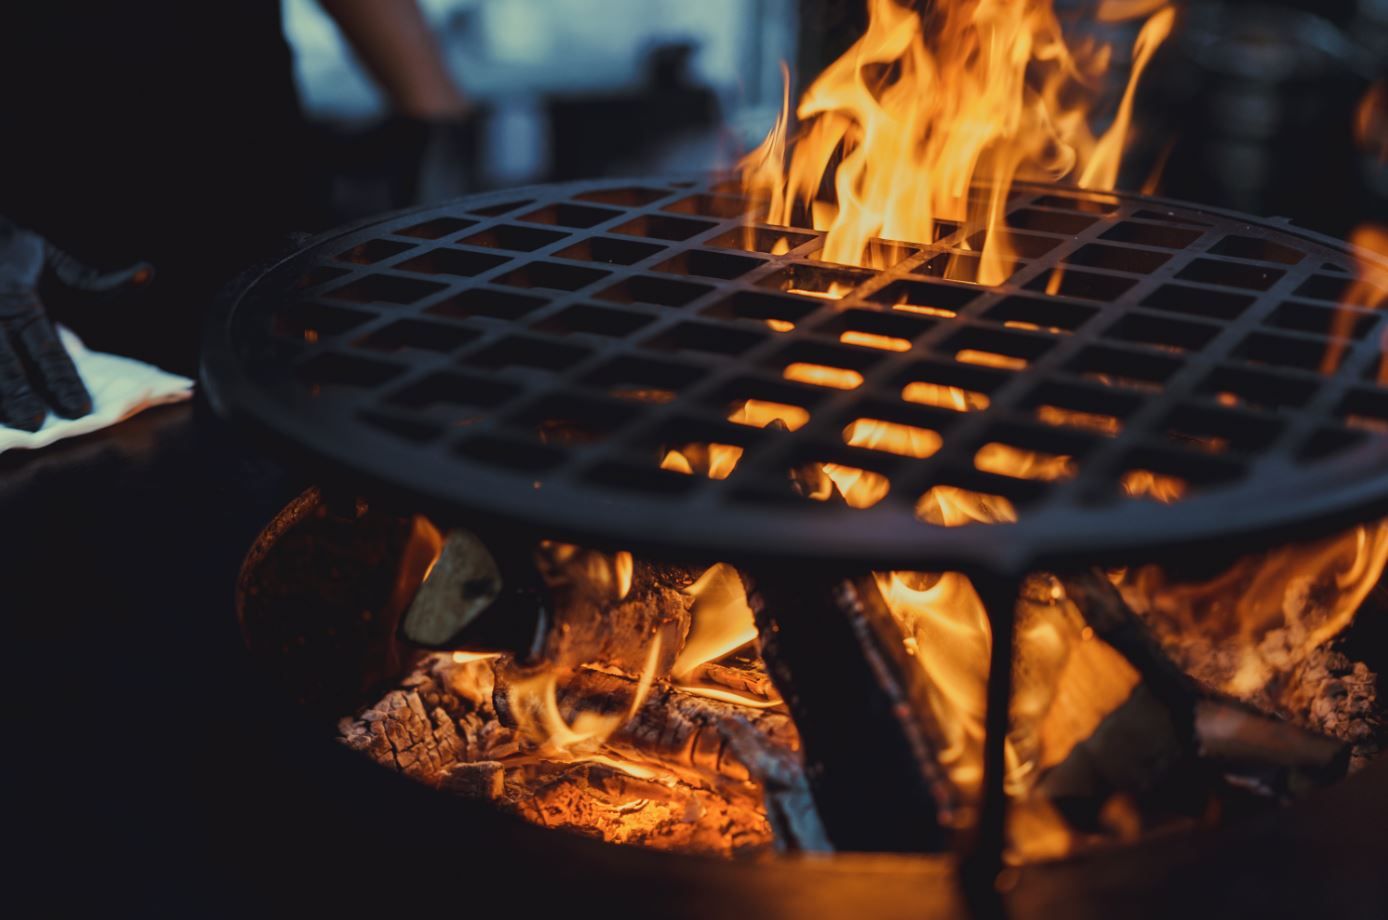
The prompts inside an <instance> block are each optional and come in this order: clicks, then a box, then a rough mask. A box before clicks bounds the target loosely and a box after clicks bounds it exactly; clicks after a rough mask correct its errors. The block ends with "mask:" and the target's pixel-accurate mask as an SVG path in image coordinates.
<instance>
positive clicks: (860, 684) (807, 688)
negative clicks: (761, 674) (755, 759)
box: [748, 573, 957, 852]
mask: <svg viewBox="0 0 1388 920" xmlns="http://www.w3.org/2000/svg"><path fill="white" fill-rule="evenodd" d="M748 598H749V601H750V603H751V606H752V610H753V613H754V614H755V617H756V623H757V629H758V633H759V636H760V648H761V653H762V657H763V659H764V660H765V662H766V665H767V671H768V673H769V674H770V675H771V677H772V679H773V680H774V681H775V684H776V688H777V689H778V690H779V691H780V692H781V695H782V697H783V698H784V699H785V701H786V705H787V706H788V707H789V709H790V712H791V713H792V715H793V716H794V717H795V723H796V725H797V726H798V727H799V730H800V737H801V743H802V747H803V750H804V760H805V764H806V773H807V775H808V777H809V783H810V788H811V790H812V792H813V797H814V803H815V806H816V810H817V812H818V814H819V817H820V819H821V821H822V822H823V826H824V828H825V831H826V835H827V837H828V839H829V841H830V842H831V843H832V844H833V846H834V847H835V848H836V849H839V850H894V851H898V852H926V851H937V850H941V849H944V848H945V847H946V845H947V833H946V831H945V827H946V826H947V824H946V822H948V821H950V820H952V812H953V810H954V808H955V802H956V798H957V796H956V793H955V791H954V789H953V787H952V786H951V784H950V783H949V781H948V779H947V777H946V776H945V774H944V772H943V768H942V767H941V766H940V763H939V759H938V757H937V756H936V755H937V751H938V744H939V739H941V738H942V734H941V733H940V732H939V731H938V729H935V728H934V727H933V725H932V724H931V723H930V719H931V716H930V713H931V710H930V707H929V705H928V704H927V699H926V688H925V685H924V680H925V675H924V673H923V672H922V671H921V669H920V668H919V667H917V666H916V665H915V663H914V661H913V660H912V659H911V658H910V657H909V656H908V655H907V653H906V649H905V645H904V643H903V642H902V637H901V631H900V629H899V627H897V625H896V623H895V622H894V621H893V620H892V618H891V614H890V613H889V612H888V610H887V609H886V606H885V602H884V601H883V600H882V598H881V595H880V594H879V593H878V591H877V587H876V584H875V583H874V582H873V580H872V579H871V577H863V578H856V579H852V580H848V581H836V580H834V579H832V578H826V577H813V576H806V575H800V574H796V575H792V574H790V573H774V574H771V575H770V576H767V575H758V576H757V577H756V580H755V582H754V583H753V584H752V585H750V586H749V590H748Z"/></svg>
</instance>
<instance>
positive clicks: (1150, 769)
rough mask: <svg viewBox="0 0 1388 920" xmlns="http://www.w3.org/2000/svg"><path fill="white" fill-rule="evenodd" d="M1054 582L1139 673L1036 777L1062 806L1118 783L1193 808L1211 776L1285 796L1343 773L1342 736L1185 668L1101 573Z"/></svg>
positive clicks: (1098, 797)
mask: <svg viewBox="0 0 1388 920" xmlns="http://www.w3.org/2000/svg"><path fill="white" fill-rule="evenodd" d="M1064 584H1065V590H1066V593H1067V594H1068V596H1069V597H1070V599H1071V600H1073V601H1074V602H1075V603H1076V605H1077V606H1078V607H1079V609H1080V610H1081V612H1082V613H1083V615H1084V617H1085V619H1086V620H1087V622H1088V623H1089V624H1090V626H1091V627H1092V628H1093V629H1094V631H1095V633H1096V634H1097V635H1098V636H1099V637H1100V638H1102V639H1104V640H1105V641H1106V642H1108V643H1109V644H1110V645H1111V646H1113V647H1114V648H1115V649H1116V650H1117V651H1118V652H1120V653H1121V654H1122V655H1123V656H1124V657H1125V658H1127V660H1128V662H1129V663H1130V664H1132V666H1133V667H1134V668H1135V669H1136V670H1137V671H1138V673H1139V674H1141V675H1142V677H1143V683H1142V684H1141V685H1139V686H1138V687H1137V688H1136V689H1135V690H1134V691H1133V693H1132V694H1131V696H1130V697H1129V698H1128V700H1127V701H1125V702H1124V703H1123V704H1122V705H1121V706H1119V707H1118V708H1117V709H1116V710H1114V711H1113V712H1112V713H1110V714H1109V715H1108V716H1107V717H1106V718H1105V719H1104V720H1103V722H1102V723H1100V725H1099V727H1098V729H1096V730H1095V732H1094V733H1093V734H1092V735H1091V736H1090V737H1089V738H1088V739H1086V740H1085V741H1083V742H1081V743H1080V744H1077V745H1076V746H1075V748H1074V750H1073V751H1072V752H1071V753H1070V755H1069V756H1068V757H1067V758H1066V759H1065V760H1064V761H1063V762H1062V763H1060V764H1059V765H1057V766H1056V767H1054V768H1053V769H1052V770H1051V771H1050V772H1049V773H1048V774H1047V776H1046V777H1045V779H1044V780H1043V781H1042V783H1041V788H1042V790H1043V791H1044V792H1046V793H1047V795H1049V796H1051V797H1052V798H1053V799H1055V800H1057V802H1058V803H1062V808H1065V807H1066V805H1065V804H1064V803H1087V805H1086V807H1089V806H1092V805H1093V803H1095V802H1101V801H1103V800H1104V798H1106V797H1107V796H1108V795H1109V794H1111V793H1113V792H1118V791H1122V792H1124V793H1128V794H1132V795H1137V796H1145V795H1153V796H1159V797H1160V798H1161V800H1162V801H1161V806H1162V808H1164V809H1167V810H1176V811H1198V810H1199V809H1200V808H1202V807H1203V806H1204V802H1205V801H1206V799H1207V797H1208V793H1209V792H1210V791H1211V790H1213V789H1216V788H1217V787H1218V785H1219V784H1220V778H1221V776H1222V777H1225V778H1228V779H1229V780H1230V781H1232V782H1235V783H1237V784H1238V785H1239V786H1241V787H1243V788H1252V789H1255V790H1257V791H1258V792H1260V793H1262V794H1264V795H1267V796H1271V797H1275V798H1285V797H1290V796H1294V795H1297V794H1299V793H1301V792H1303V791H1305V790H1307V789H1310V788H1316V787H1320V786H1324V785H1327V784H1328V783H1330V782H1332V781H1334V780H1335V779H1337V778H1339V777H1341V776H1343V775H1344V773H1345V771H1346V769H1347V766H1348V757H1349V750H1348V746H1347V745H1345V744H1344V743H1343V742H1341V741H1339V740H1337V739H1334V738H1329V737H1326V736H1324V735H1319V734H1317V733H1315V732H1312V731H1309V730H1307V729H1304V728H1301V727H1299V726H1296V725H1293V724H1291V723H1289V722H1287V721H1285V720H1282V719H1279V718H1277V717H1275V716H1272V715H1268V714H1266V713H1263V712H1260V711H1259V710H1258V709H1256V708H1255V707H1253V706H1251V705H1249V704H1247V703H1243V702H1241V701H1239V700H1235V699H1232V698H1230V697H1227V696H1225V695H1223V694H1220V693H1218V692H1215V691H1213V690H1211V689H1210V688H1207V687H1205V686H1203V685H1202V684H1200V683H1199V682H1198V681H1196V680H1194V679H1193V678H1191V677H1190V676H1188V675H1187V674H1186V673H1185V672H1184V671H1182V670H1181V669H1180V668H1179V667H1177V666H1176V664H1175V663H1174V662H1172V661H1171V660H1170V659H1169V658H1167V657H1166V655H1165V653H1164V652H1163V651H1162V648H1161V645H1160V644H1159V643H1158V642H1157V640H1156V639H1155V637H1153V636H1152V635H1151V634H1150V633H1149V632H1148V631H1147V629H1146V626H1145V625H1144V624H1143V622H1142V620H1141V618H1139V617H1138V616H1137V614H1136V613H1134V612H1133V611H1132V610H1131V608H1129V607H1128V606H1127V604H1126V603H1125V602H1124V600H1123V598H1122V595H1121V594H1120V593H1119V592H1118V590H1117V589H1116V588H1115V587H1114V586H1113V585H1112V584H1111V583H1110V582H1109V581H1108V580H1107V579H1106V578H1104V577H1103V576H1102V575H1101V574H1096V573H1090V574H1084V575H1075V576H1070V577H1067V578H1065V579H1064Z"/></svg>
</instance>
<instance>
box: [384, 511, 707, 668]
mask: <svg viewBox="0 0 1388 920" xmlns="http://www.w3.org/2000/svg"><path fill="white" fill-rule="evenodd" d="M623 555H625V562H626V564H627V565H628V566H629V569H628V571H627V572H626V573H625V574H622V573H618V572H616V571H614V566H613V561H614V560H616V559H618V558H619V557H620V556H623ZM694 579H695V573H694V572H692V571H690V570H688V569H685V568H682V567H678V566H671V565H657V564H652V563H648V562H643V561H640V560H633V559H632V558H631V557H630V555H627V554H615V555H609V554H604V553H598V552H596V551H592V550H583V549H579V548H577V547H569V546H557V545H553V544H546V545H544V546H542V547H541V548H540V551H539V552H538V553H536V552H534V548H533V547H531V546H529V545H523V544H506V543H498V542H491V543H484V542H483V541H482V540H481V539H479V538H478V537H476V536H475V535H474V534H472V533H470V532H468V531H465V530H454V531H452V532H450V533H449V534H448V536H447V538H446V539H445V541H444V545H443V548H442V551H441V552H440V554H439V557H438V560H437V561H436V562H435V564H434V566H433V569H432V571H430V573H429V575H428V577H427V578H425V579H424V582H423V584H422V585H420V586H419V589H418V591H417V593H416V594H415V596H414V600H413V601H412V603H411V605H410V609H409V610H408V612H407V613H406V614H405V617H404V621H403V623H402V626H401V631H402V633H403V634H404V636H405V637H406V638H408V639H410V640H411V641H412V642H415V643H417V644H419V645H423V646H425V647H428V648H469V649H485V650H495V651H502V652H507V653H509V654H511V655H512V656H513V657H515V658H518V659H521V660H523V661H530V662H534V661H538V660H541V659H543V660H544V661H545V662H547V663H548V664H550V665H553V666H558V667H561V668H574V667H578V666H579V665H584V664H588V665H600V666H605V667H612V668H616V669H618V670H620V671H622V672H624V673H627V674H633V675H635V674H639V673H640V672H641V670H642V668H643V667H644V666H645V663H646V657H647V652H648V650H649V648H650V647H651V643H652V642H655V641H659V642H660V647H659V656H658V658H657V660H656V662H655V671H656V674H657V675H658V676H665V675H668V674H669V673H670V668H671V666H672V665H673V664H674V661H675V659H676V658H677V657H678V656H679V653H680V650H681V649H682V648H683V647H684V640H685V637H686V636H687V635H688V634H689V607H690V604H691V601H692V599H691V598H690V597H689V596H688V595H686V594H684V593H683V592H684V589H685V588H687V587H689V585H691V584H693V582H694Z"/></svg>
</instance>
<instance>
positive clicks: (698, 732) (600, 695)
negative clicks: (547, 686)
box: [493, 666, 799, 782]
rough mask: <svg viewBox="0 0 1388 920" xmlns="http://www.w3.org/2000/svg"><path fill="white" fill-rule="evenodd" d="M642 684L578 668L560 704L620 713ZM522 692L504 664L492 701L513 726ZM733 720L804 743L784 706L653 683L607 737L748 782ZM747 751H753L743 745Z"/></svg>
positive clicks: (777, 746) (773, 739) (768, 738)
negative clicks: (760, 705)
mask: <svg viewBox="0 0 1388 920" xmlns="http://www.w3.org/2000/svg"><path fill="white" fill-rule="evenodd" d="M636 691H637V683H636V681H633V680H630V679H628V678H625V677H621V676H619V675H615V674H607V673H604V672H601V671H593V670H590V669H587V668H580V669H578V670H577V671H575V672H574V673H573V674H571V675H568V676H567V677H566V678H565V679H564V681H563V684H562V686H561V687H560V688H559V690H558V693H557V699H558V705H559V711H560V713H561V714H562V715H563V717H564V719H565V721H566V722H568V723H570V724H573V723H574V722H575V721H576V720H577V717H578V716H579V714H580V713H583V712H590V713H596V714H598V715H619V714H621V713H624V712H625V711H626V710H628V709H629V708H630V707H631V704H632V702H633V699H634V697H635V695H636ZM516 696H517V692H516V685H515V682H514V675H513V673H512V672H510V671H509V670H508V669H506V668H505V667H504V666H502V667H498V668H497V669H496V690H495V691H494V693H493V700H494V705H495V708H496V713H497V716H498V718H499V719H500V720H501V723H502V724H503V725H506V726H507V727H509V728H515V727H517V726H518V725H519V724H520V721H521V720H520V719H519V718H518V717H517V714H516V711H515V707H516V706H517V705H518V701H517V700H516ZM519 705H525V701H523V700H522V701H519ZM731 724H740V725H744V726H746V727H747V728H749V729H750V730H751V731H752V732H753V733H754V735H755V737H757V738H758V739H760V745H761V746H762V747H764V748H768V749H771V750H776V751H784V752H794V751H796V750H797V749H798V747H799V739H798V736H797V734H796V730H795V725H794V724H793V723H792V722H791V720H790V717H789V716H788V715H786V713H784V712H782V711H780V710H779V709H753V708H750V707H747V706H739V705H737V704H736V703H727V702H724V701H722V700H716V699H709V698H706V697H702V696H695V695H693V694H690V693H686V692H684V691H682V690H679V689H677V688H675V687H670V686H656V687H653V688H652V690H651V692H650V693H648V694H647V695H646V697H645V699H644V700H643V701H642V702H641V704H640V706H639V708H637V709H636V711H635V712H634V713H633V714H632V716H631V717H630V718H629V719H627V720H626V722H625V723H623V724H622V726H621V727H620V728H619V729H617V731H616V732H615V733H614V734H613V735H612V736H611V737H610V738H608V740H607V745H608V746H610V747H612V748H614V749H616V750H619V751H622V752H623V753H627V754H630V755H631V756H633V757H636V758H643V757H644V758H655V759H658V760H660V761H661V762H662V763H665V764H671V765H676V766H679V767H681V768H689V769H693V770H696V771H699V772H702V773H704V774H706V775H710V776H714V775H716V776H721V777H723V778H725V779H729V780H733V781H735V782H744V781H746V780H748V779H750V778H752V775H751V773H750V771H749V769H748V767H747V766H746V765H745V764H744V763H742V762H741V760H740V759H739V758H738V757H737V756H736V754H735V753H734V751H733V750H732V749H731V747H730V744H729V738H730V733H729V731H728V728H727V727H728V726H729V725H731ZM744 751H746V752H747V753H754V752H752V751H747V750H746V746H745V745H744Z"/></svg>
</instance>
